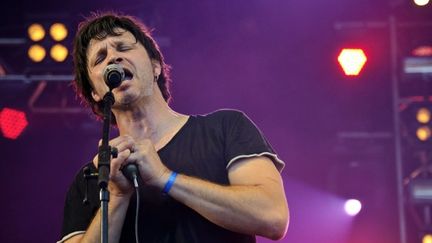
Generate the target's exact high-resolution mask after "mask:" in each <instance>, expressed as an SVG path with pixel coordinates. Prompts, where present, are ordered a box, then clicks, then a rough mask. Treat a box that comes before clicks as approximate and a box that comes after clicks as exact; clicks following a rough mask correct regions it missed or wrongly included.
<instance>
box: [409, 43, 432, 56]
mask: <svg viewBox="0 0 432 243" xmlns="http://www.w3.org/2000/svg"><path fill="white" fill-rule="evenodd" d="M411 54H412V55H413V56H416V57H432V46H430V45H429V46H418V47H416V48H414V50H412V52H411Z"/></svg>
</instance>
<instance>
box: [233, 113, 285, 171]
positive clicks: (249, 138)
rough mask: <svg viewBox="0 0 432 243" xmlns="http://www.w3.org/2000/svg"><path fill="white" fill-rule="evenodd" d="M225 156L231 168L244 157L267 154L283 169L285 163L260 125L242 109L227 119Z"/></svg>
mask: <svg viewBox="0 0 432 243" xmlns="http://www.w3.org/2000/svg"><path fill="white" fill-rule="evenodd" d="M226 123H227V124H226V127H225V156H226V159H227V161H228V164H227V168H229V167H230V166H231V165H232V164H233V163H234V162H235V161H237V160H239V159H242V158H250V157H258V156H267V157H269V158H270V159H271V160H272V161H273V163H274V164H275V166H276V168H277V169H278V170H279V171H282V169H283V167H284V166H285V163H284V162H283V161H282V160H280V159H279V158H278V156H277V154H276V152H275V151H274V149H273V148H272V146H271V145H270V144H269V142H268V141H267V139H266V138H265V137H264V135H263V134H262V132H261V131H260V130H259V129H258V127H257V126H256V125H255V124H254V123H253V122H252V121H251V120H250V119H249V117H247V116H246V114H244V113H242V112H240V111H234V112H232V113H231V116H230V117H229V119H227V121H226Z"/></svg>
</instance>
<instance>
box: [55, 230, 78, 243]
mask: <svg viewBox="0 0 432 243" xmlns="http://www.w3.org/2000/svg"><path fill="white" fill-rule="evenodd" d="M84 233H85V231H75V232H72V233H70V234H68V235H65V236H64V237H63V238H62V239H61V240H59V241H57V242H56V243H63V242H65V240H69V239H70V238H72V237H74V236H75V235H80V234H84Z"/></svg>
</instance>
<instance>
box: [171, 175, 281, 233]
mask: <svg viewBox="0 0 432 243" xmlns="http://www.w3.org/2000/svg"><path fill="white" fill-rule="evenodd" d="M269 190H273V191H271V193H269ZM274 190H277V189H275V188H270V189H269V188H265V187H264V186H262V185H232V186H222V185H218V184H214V183H211V182H208V181H204V180H201V179H197V178H193V177H189V176H185V175H178V176H177V179H176V181H175V184H174V186H173V187H172V188H171V190H170V192H169V194H170V195H171V196H172V197H173V198H175V199H176V200H178V201H180V202H182V203H183V204H185V205H187V206H188V207H190V208H192V209H194V210H195V211H197V212H198V213H199V214H201V215H202V216H203V217H205V218H207V219H208V220H209V221H211V222H213V223H215V224H217V225H219V226H221V227H224V228H226V229H228V230H231V231H236V232H239V233H244V234H250V235H262V236H265V237H267V238H271V239H279V238H281V237H282V236H283V234H284V232H285V228H286V221H287V215H288V209H287V206H286V203H284V202H285V198H284V192H283V189H282V192H276V193H275V192H274ZM279 190H280V189H279ZM274 195H280V197H281V198H278V197H276V198H275V196H274Z"/></svg>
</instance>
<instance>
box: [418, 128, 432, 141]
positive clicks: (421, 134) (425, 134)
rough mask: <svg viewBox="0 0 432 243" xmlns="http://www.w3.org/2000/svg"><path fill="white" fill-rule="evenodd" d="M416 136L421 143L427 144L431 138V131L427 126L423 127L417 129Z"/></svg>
mask: <svg viewBox="0 0 432 243" xmlns="http://www.w3.org/2000/svg"><path fill="white" fill-rule="evenodd" d="M416 135H417V138H418V139H419V140H420V141H422V142H425V141H427V140H428V139H429V138H430V136H431V130H430V128H429V127H427V126H422V127H419V128H417V132H416Z"/></svg>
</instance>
